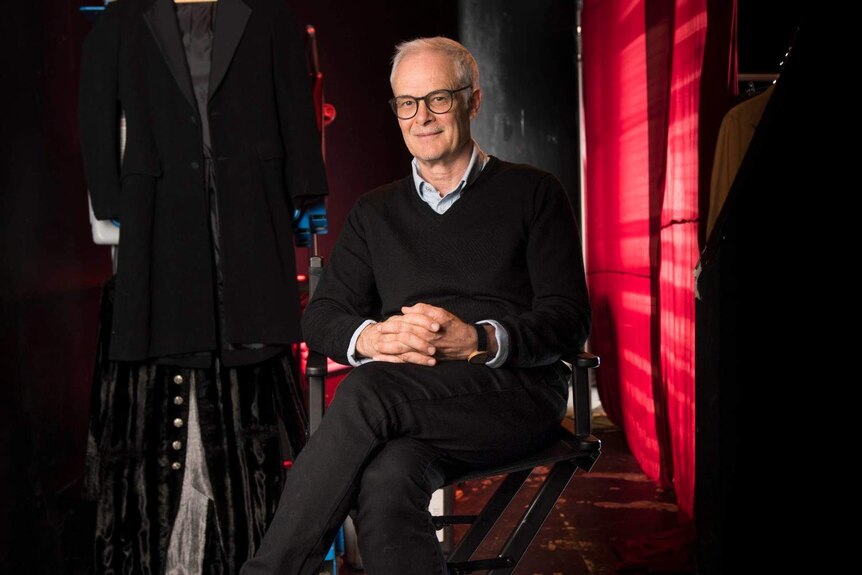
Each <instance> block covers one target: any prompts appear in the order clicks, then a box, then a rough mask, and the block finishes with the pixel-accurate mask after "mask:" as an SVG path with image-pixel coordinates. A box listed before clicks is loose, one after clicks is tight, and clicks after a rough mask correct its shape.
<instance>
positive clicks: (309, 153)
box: [80, 0, 327, 361]
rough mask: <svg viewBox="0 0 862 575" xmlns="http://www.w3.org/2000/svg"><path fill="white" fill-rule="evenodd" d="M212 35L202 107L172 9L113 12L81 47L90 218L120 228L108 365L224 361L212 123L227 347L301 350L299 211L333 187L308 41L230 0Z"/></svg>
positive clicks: (266, 7)
mask: <svg viewBox="0 0 862 575" xmlns="http://www.w3.org/2000/svg"><path fill="white" fill-rule="evenodd" d="M212 32H213V33H212V58H211V71H210V73H209V75H208V78H207V79H208V86H207V95H206V98H205V103H206V110H201V109H200V108H201V106H199V104H198V102H197V98H196V97H195V89H194V86H193V82H192V78H191V74H190V71H189V65H188V63H187V60H186V56H185V53H184V52H185V51H184V46H183V40H182V37H181V34H180V31H179V28H178V23H177V13H176V8H175V6H174V3H173V2H172V0H118V1H116V2H113V3H111V4H109V5H108V7H107V8H106V10H105V12H104V14H103V15H102V16H101V17H100V18H99V20H98V21H97V23H96V26H95V27H94V28H93V30H92V32H91V33H90V35H89V36H88V37H87V40H86V41H85V44H84V48H83V51H82V72H81V94H80V129H81V142H82V152H83V157H84V164H85V171H86V175H87V182H88V186H89V189H90V194H91V197H92V201H93V210H94V212H95V214H96V217H97V218H99V219H119V220H120V224H121V227H120V230H121V231H120V256H119V261H118V265H117V286H116V289H117V293H116V310H115V315H114V323H113V325H112V332H111V348H110V351H109V353H110V357H111V358H112V359H116V360H124V361H142V360H146V359H149V358H159V357H165V356H176V355H181V354H196V353H200V352H212V351H214V350H216V349H217V348H218V339H219V337H220V336H219V334H218V330H219V326H218V325H217V323H218V321H219V319H218V317H217V316H216V314H214V313H213V309H214V308H215V307H216V305H217V301H216V300H217V297H218V296H217V294H216V289H217V283H216V282H214V281H213V277H214V276H215V270H214V261H213V258H212V257H211V255H212V250H213V246H212V245H211V244H212V238H211V233H210V222H209V221H208V220H209V213H210V206H209V205H208V203H209V193H208V191H207V189H206V175H205V174H206V172H207V168H208V166H207V160H208V158H207V157H206V156H205V152H204V150H205V145H204V128H203V127H202V125H201V124H202V122H201V118H202V117H205V118H206V119H207V122H208V125H207V129H208V133H209V138H210V140H211V147H210V150H211V154H210V155H211V158H209V160H210V161H211V164H212V165H211V168H212V170H213V173H214V174H215V179H216V180H217V184H216V186H215V188H216V192H215V193H216V196H217V203H218V210H219V222H218V223H219V246H218V247H219V261H220V266H221V274H222V278H221V279H222V282H223V283H222V290H223V292H222V297H223V299H222V304H223V306H224V308H223V322H224V325H223V330H222V331H223V334H222V336H221V337H223V338H224V339H225V340H226V341H227V342H229V343H230V344H232V345H236V346H242V345H245V344H267V345H287V344H290V343H292V342H296V341H298V340H299V338H300V331H299V323H298V318H299V295H298V290H297V286H296V280H295V274H296V271H295V262H294V248H293V230H292V225H291V223H292V214H293V209H294V205H298V204H300V203H302V202H304V201H305V200H306V199H307V198H309V197H314V196H320V195H322V194H325V193H326V190H327V186H326V177H325V173H324V169H323V161H322V158H321V154H320V137H319V134H318V132H317V129H316V126H315V118H314V111H313V108H312V104H311V88H310V85H309V81H308V73H307V67H306V64H305V57H304V48H303V45H302V41H301V39H300V36H299V31H298V28H297V26H296V24H295V22H294V20H293V18H292V16H291V15H290V13H289V12H288V11H287V8H286V6H285V3H284V2H280V1H278V0H256V1H254V2H250V1H249V3H248V4H246V3H245V2H244V1H243V0H220V1H219V2H217V7H216V17H215V21H214V28H213V30H212ZM120 110H122V111H123V112H124V113H125V118H126V146H125V154H124V157H123V159H122V162H121V161H120V157H119V134H118V129H117V126H118V121H119V112H120ZM225 359H226V361H227V358H225Z"/></svg>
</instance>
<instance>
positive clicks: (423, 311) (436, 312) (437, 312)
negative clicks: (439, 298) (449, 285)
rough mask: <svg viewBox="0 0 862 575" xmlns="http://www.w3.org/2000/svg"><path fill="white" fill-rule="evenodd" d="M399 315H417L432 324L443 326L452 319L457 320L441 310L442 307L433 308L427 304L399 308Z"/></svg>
mask: <svg viewBox="0 0 862 575" xmlns="http://www.w3.org/2000/svg"><path fill="white" fill-rule="evenodd" d="M401 313H403V314H404V315H405V316H406V315H408V314H418V315H422V316H426V317H428V318H429V319H430V320H431V321H432V322H435V323H440V324H445V323H448V322H450V321H452V320H453V319H457V318H456V317H455V316H454V315H452V314H451V313H449V312H448V311H446V310H445V309H443V308H442V307H437V306H433V305H430V304H427V303H417V304H415V305H411V306H404V307H402V308H401Z"/></svg>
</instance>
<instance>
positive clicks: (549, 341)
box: [499, 175, 591, 367]
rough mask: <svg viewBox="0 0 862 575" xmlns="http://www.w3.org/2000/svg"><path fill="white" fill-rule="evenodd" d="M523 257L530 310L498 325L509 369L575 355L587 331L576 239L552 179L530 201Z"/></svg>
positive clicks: (587, 312)
mask: <svg viewBox="0 0 862 575" xmlns="http://www.w3.org/2000/svg"><path fill="white" fill-rule="evenodd" d="M526 257H527V271H528V273H529V276H530V284H531V286H532V289H533V298H532V305H531V309H530V310H529V311H525V312H521V313H517V314H512V315H508V316H506V317H503V318H500V320H499V321H500V323H501V324H502V325H503V326H504V327H505V328H506V330H507V331H508V333H509V345H510V348H509V356H508V358H507V360H506V364H505V365H508V366H512V367H533V366H538V365H546V364H549V363H553V362H555V361H558V360H559V359H560V358H561V357H563V356H566V355H570V354H573V353H575V352H577V351H579V350H580V349H581V347H582V346H583V345H584V342H585V341H586V339H587V335H589V331H590V314H591V309H590V300H589V295H588V293H587V284H586V277H585V275H584V261H583V256H582V252H581V242H580V234H579V231H578V227H577V224H576V223H575V218H574V215H573V213H572V208H571V205H570V204H569V200H568V198H567V197H566V193H565V191H564V190H563V187H562V185H561V184H560V183H559V181H558V180H557V179H556V178H555V177H553V176H551V175H547V176H545V177H544V178H542V179H541V180H540V182H539V184H538V187H537V190H536V193H535V195H534V196H533V206H532V218H531V221H530V226H529V232H528V238H527V246H526Z"/></svg>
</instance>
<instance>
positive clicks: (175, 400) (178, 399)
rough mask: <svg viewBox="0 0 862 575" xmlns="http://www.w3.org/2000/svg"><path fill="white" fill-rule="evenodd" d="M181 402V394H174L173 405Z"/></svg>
mask: <svg viewBox="0 0 862 575" xmlns="http://www.w3.org/2000/svg"><path fill="white" fill-rule="evenodd" d="M182 404H183V398H182V396H181V395H178V396H176V397H175V398H174V405H182Z"/></svg>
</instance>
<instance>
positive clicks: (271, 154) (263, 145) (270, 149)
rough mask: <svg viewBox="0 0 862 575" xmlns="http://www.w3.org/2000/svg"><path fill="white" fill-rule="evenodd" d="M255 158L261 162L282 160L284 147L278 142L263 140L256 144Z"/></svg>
mask: <svg viewBox="0 0 862 575" xmlns="http://www.w3.org/2000/svg"><path fill="white" fill-rule="evenodd" d="M257 157H258V158H259V159H261V160H264V161H266V160H278V159H281V158H284V146H282V145H281V142H280V141H278V140H264V141H262V142H258V143H257Z"/></svg>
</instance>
